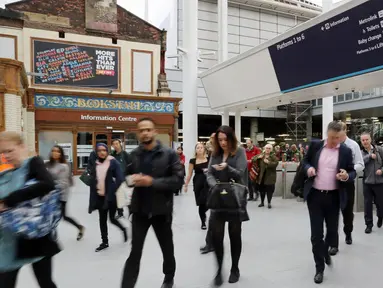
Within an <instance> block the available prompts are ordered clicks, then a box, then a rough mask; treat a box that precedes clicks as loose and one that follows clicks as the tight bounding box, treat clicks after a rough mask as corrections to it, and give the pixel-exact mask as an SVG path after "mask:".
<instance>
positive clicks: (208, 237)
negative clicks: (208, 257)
mask: <svg viewBox="0 0 383 288" xmlns="http://www.w3.org/2000/svg"><path fill="white" fill-rule="evenodd" d="M212 214H213V213H212V212H210V217H209V224H208V227H207V232H206V238H205V242H206V246H208V247H213V225H214V224H213V221H214V219H213V217H212Z"/></svg>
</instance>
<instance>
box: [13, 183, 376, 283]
mask: <svg viewBox="0 0 383 288" xmlns="http://www.w3.org/2000/svg"><path fill="white" fill-rule="evenodd" d="M190 191H191V192H188V193H187V194H183V195H182V196H179V197H175V203H174V209H175V211H174V215H173V233H174V245H175V258H176V262H177V271H176V276H175V287H176V288H210V287H211V286H210V284H211V281H212V279H213V277H214V275H215V272H216V260H215V256H214V253H210V254H207V255H201V254H200V252H199V249H200V247H201V246H202V245H204V241H205V235H206V232H205V231H203V230H201V229H200V222H199V217H198V209H197V207H196V206H195V201H194V195H193V194H192V190H191V189H190ZM88 198H89V190H88V187H86V186H85V185H84V184H83V183H82V182H81V181H79V180H78V179H76V183H75V186H74V187H73V193H72V195H71V198H70V202H69V203H68V205H69V207H68V214H69V215H71V216H72V217H74V218H76V219H78V221H80V222H81V223H83V225H84V226H86V231H85V236H84V239H83V240H82V241H80V242H78V241H76V230H75V229H74V228H73V227H72V226H71V225H69V224H68V223H65V222H63V223H61V224H60V226H59V238H60V243H61V245H62V247H63V251H62V252H61V253H60V254H58V255H57V257H55V259H54V278H55V281H56V283H57V284H58V285H59V286H58V287H60V288H71V287H76V288H77V287H91V288H105V287H111V288H117V287H120V282H121V275H122V270H123V267H124V263H125V261H126V259H127V258H128V256H129V252H130V247H131V245H130V244H131V243H130V240H129V241H128V243H125V244H124V243H123V241H122V237H121V235H120V232H119V230H118V229H117V228H115V227H112V225H111V227H110V229H109V230H110V231H109V233H110V243H109V244H110V247H109V249H107V250H105V251H103V252H101V253H95V252H94V249H95V247H96V246H97V245H98V244H99V242H100V239H99V238H100V235H99V227H98V215H96V213H93V214H88V213H87V203H88ZM258 204H259V201H257V202H249V203H248V211H249V214H250V221H248V222H246V223H244V224H243V227H242V230H243V232H242V241H243V247H242V250H243V251H242V256H241V260H240V269H241V280H240V281H239V282H238V283H236V284H228V283H227V278H228V277H229V272H230V253H229V251H230V245H229V237H228V235H227V231H226V236H225V252H226V253H225V255H226V256H225V259H224V267H225V269H224V275H225V278H224V280H225V282H226V283H225V284H224V285H223V286H222V287H224V288H226V287H227V288H229V287H232V288H256V287H261V288H311V287H318V286H316V284H314V283H313V281H312V276H313V273H314V270H315V269H314V265H313V259H312V253H311V243H310V223H309V217H308V211H307V206H306V204H305V203H302V202H297V201H296V200H295V199H290V200H284V199H282V198H275V200H273V209H267V208H258ZM125 214H127V213H125ZM123 224H124V225H126V226H128V227H129V226H130V221H129V220H127V219H124V220H123ZM354 226H355V228H354V233H353V236H354V237H353V238H354V244H353V245H352V246H349V245H346V244H345V243H344V241H343V239H344V237H343V232H341V230H340V232H339V233H340V234H339V235H340V237H339V238H340V247H339V250H340V252H339V253H338V255H337V256H335V257H333V263H334V265H333V267H332V268H329V269H326V274H325V281H324V282H323V284H322V285H321V287H323V288H361V287H363V288H376V287H379V285H380V284H379V283H380V281H381V280H380V279H379V275H380V274H381V270H382V264H381V263H382V253H383V247H382V243H383V228H382V229H378V228H374V232H373V233H372V234H370V235H367V234H365V233H364V228H365V227H364V219H363V213H356V214H355V223H354ZM129 233H130V232H129ZM130 235H131V234H129V237H130ZM162 279H163V274H162V255H161V250H160V247H159V245H158V242H157V239H156V237H155V235H154V233H153V230H152V229H150V230H149V233H148V237H147V240H146V243H145V247H144V252H143V257H142V261H141V271H140V276H139V279H138V282H137V285H136V288H152V287H153V288H156V287H160V286H161V283H162ZM17 287H18V288H38V286H37V284H36V282H35V278H34V275H33V272H32V269H31V267H24V268H23V269H22V272H21V274H20V275H19V284H18V286H17Z"/></svg>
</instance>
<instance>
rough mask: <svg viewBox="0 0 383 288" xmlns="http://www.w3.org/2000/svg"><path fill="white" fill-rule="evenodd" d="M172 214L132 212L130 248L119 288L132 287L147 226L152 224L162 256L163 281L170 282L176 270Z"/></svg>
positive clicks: (138, 268) (137, 272)
mask: <svg viewBox="0 0 383 288" xmlns="http://www.w3.org/2000/svg"><path fill="white" fill-rule="evenodd" d="M172 222H173V218H172V215H157V216H153V217H151V218H149V217H148V216H147V215H142V214H137V213H134V214H133V218H132V249H131V251H130V255H129V258H128V260H126V263H125V268H124V274H123V279H122V285H121V288H133V287H134V286H135V284H136V282H137V278H138V274H139V272H140V263H141V257H142V250H143V248H144V243H145V238H146V234H147V233H148V230H149V227H150V226H153V229H154V233H155V234H156V236H157V239H158V242H159V244H160V247H161V251H162V255H163V258H164V261H163V266H162V271H163V273H164V274H165V280H164V282H170V281H172V280H173V278H174V274H175V272H176V260H175V258H174V245H173V232H172Z"/></svg>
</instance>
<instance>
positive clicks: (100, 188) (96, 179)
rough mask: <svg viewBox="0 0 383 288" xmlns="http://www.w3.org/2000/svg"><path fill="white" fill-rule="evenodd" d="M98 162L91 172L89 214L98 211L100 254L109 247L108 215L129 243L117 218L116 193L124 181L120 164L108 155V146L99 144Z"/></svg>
mask: <svg viewBox="0 0 383 288" xmlns="http://www.w3.org/2000/svg"><path fill="white" fill-rule="evenodd" d="M96 153H97V160H96V162H95V165H93V166H92V168H91V170H90V175H91V179H92V181H91V185H90V196H89V213H92V212H93V211H94V210H98V213H99V215H100V231H101V239H102V243H101V244H100V246H99V247H97V248H96V252H100V251H102V250H104V249H106V248H108V247H109V240H108V225H107V221H108V213H109V219H110V222H111V223H112V224H113V225H115V226H117V227H118V228H119V229H120V230H121V231H122V234H123V239H124V242H127V241H128V234H127V231H126V228H125V227H124V226H123V225H122V224H121V223H120V222H119V221H118V220H117V219H116V218H115V215H116V211H117V200H116V191H117V189H118V187H120V185H121V183H122V182H123V181H124V177H123V175H122V171H121V168H120V164H119V163H118V161H117V160H116V159H114V158H113V157H112V156H109V154H108V146H106V145H105V144H103V143H98V144H97V147H96Z"/></svg>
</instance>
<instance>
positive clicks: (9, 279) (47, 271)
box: [0, 257, 56, 288]
mask: <svg viewBox="0 0 383 288" xmlns="http://www.w3.org/2000/svg"><path fill="white" fill-rule="evenodd" d="M32 268H33V272H34V273H35V277H36V279H37V282H38V283H39V286H40V288H56V285H55V283H53V280H52V258H51V257H47V258H43V259H42V260H40V261H39V262H36V263H34V264H32ZM19 271H20V269H18V270H14V271H10V272H0V287H1V288H15V287H16V282H17V275H18V274H19Z"/></svg>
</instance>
